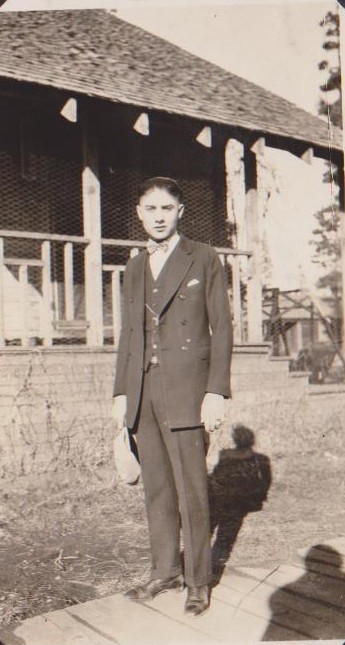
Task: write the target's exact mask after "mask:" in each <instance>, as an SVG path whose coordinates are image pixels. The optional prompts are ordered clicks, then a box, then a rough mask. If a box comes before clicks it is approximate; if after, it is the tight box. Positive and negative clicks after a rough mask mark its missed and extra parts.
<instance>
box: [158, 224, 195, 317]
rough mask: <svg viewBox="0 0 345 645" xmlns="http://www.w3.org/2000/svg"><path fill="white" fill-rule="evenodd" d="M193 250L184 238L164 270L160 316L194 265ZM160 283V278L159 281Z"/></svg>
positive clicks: (159, 302) (160, 293)
mask: <svg viewBox="0 0 345 645" xmlns="http://www.w3.org/2000/svg"><path fill="white" fill-rule="evenodd" d="M193 261H194V258H193V249H192V245H191V244H190V242H189V240H187V238H185V237H182V236H181V239H180V241H179V243H178V245H177V246H176V248H175V249H174V251H173V252H172V254H171V256H170V257H169V258H168V260H167V264H166V265H165V267H164V268H163V270H162V273H163V272H164V274H163V275H162V282H161V288H160V289H159V300H158V305H157V314H158V315H159V316H160V315H161V314H162V312H163V311H164V309H165V308H166V306H167V305H168V303H169V302H170V300H171V299H172V298H173V296H174V295H175V293H176V291H177V290H178V288H179V286H180V284H181V282H182V281H183V279H184V277H185V275H186V273H187V272H188V270H189V268H190V266H191V265H192V264H193ZM157 282H158V283H160V276H159V277H158V280H157Z"/></svg>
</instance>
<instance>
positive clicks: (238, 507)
mask: <svg viewBox="0 0 345 645" xmlns="http://www.w3.org/2000/svg"><path fill="white" fill-rule="evenodd" d="M232 436H233V441H234V444H235V448H225V449H223V450H221V452H220V455H219V461H218V463H217V464H216V466H215V467H214V469H213V471H212V473H211V474H210V477H209V486H210V509H211V517H210V519H211V533H212V536H213V546H212V568H213V575H214V584H217V583H218V582H219V581H220V579H221V577H222V575H223V572H224V569H225V566H226V563H227V562H228V560H229V557H230V555H231V551H232V549H233V547H234V544H235V542H236V538H237V535H238V533H239V531H240V529H241V526H242V523H243V520H244V518H245V516H246V515H247V513H253V512H258V511H261V509H262V507H263V503H264V501H265V500H266V499H267V494H268V490H269V487H270V485H271V467H270V461H269V458H268V457H267V456H266V455H262V454H259V453H257V452H256V451H255V450H254V447H253V446H254V443H255V435H254V432H253V431H252V430H250V429H249V428H247V427H246V426H244V425H237V426H235V427H234V429H233V432H232Z"/></svg>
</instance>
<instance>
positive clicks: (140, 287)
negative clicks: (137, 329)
mask: <svg viewBox="0 0 345 645" xmlns="http://www.w3.org/2000/svg"><path fill="white" fill-rule="evenodd" d="M146 258H147V251H142V252H141V253H139V256H138V258H137V262H136V264H135V268H134V269H133V280H132V288H133V291H132V293H131V298H132V301H133V306H134V307H133V308H134V309H135V311H136V319H137V320H138V321H139V324H141V326H143V324H144V312H145V266H146Z"/></svg>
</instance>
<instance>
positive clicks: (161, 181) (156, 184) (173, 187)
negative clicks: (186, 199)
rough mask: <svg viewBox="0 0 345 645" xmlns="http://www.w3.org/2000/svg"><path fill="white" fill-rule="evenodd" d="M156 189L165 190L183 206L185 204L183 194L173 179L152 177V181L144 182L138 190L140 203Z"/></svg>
mask: <svg viewBox="0 0 345 645" xmlns="http://www.w3.org/2000/svg"><path fill="white" fill-rule="evenodd" d="M154 188H163V189H164V190H166V191H167V193H169V195H171V196H172V197H175V199H178V201H179V202H180V203H181V204H182V203H183V192H182V190H181V188H180V186H179V185H178V183H177V181H175V179H171V177H150V179H146V180H145V181H143V183H142V184H141V185H140V187H139V190H138V202H139V201H140V199H141V197H143V195H145V194H146V193H148V192H149V190H153V189H154Z"/></svg>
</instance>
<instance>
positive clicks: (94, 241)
mask: <svg viewBox="0 0 345 645" xmlns="http://www.w3.org/2000/svg"><path fill="white" fill-rule="evenodd" d="M82 137H83V140H82V149H83V171H82V192H83V223H84V235H85V237H88V238H89V239H90V243H89V244H88V246H87V247H86V249H85V312H86V320H87V321H88V323H89V326H88V329H87V335H86V339H87V344H88V345H92V346H95V347H100V346H102V345H103V298H102V242H101V190H100V181H99V167H98V149H97V141H96V136H95V133H94V131H93V128H92V126H91V123H90V119H89V118H88V114H87V111H86V108H85V107H84V110H83V114H82Z"/></svg>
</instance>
